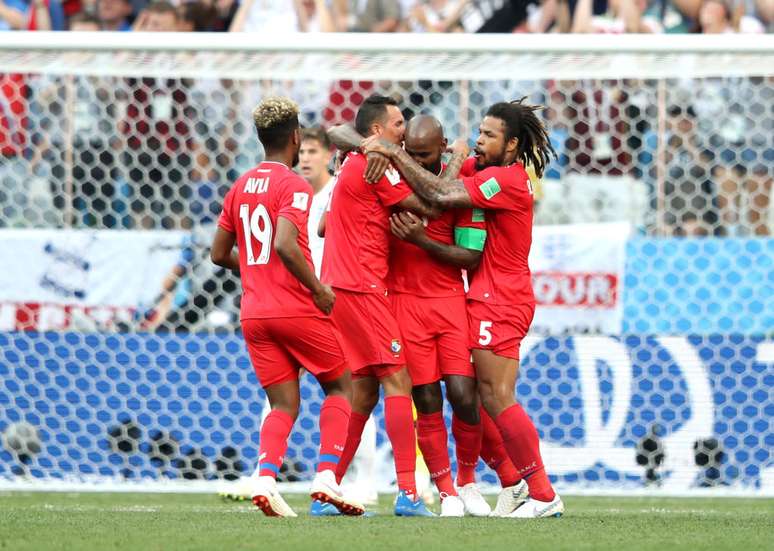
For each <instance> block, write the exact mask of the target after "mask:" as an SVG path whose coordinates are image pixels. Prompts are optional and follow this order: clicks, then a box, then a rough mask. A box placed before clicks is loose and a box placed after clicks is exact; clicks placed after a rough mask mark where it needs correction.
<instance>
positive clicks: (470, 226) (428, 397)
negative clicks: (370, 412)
mask: <svg viewBox="0 0 774 551" xmlns="http://www.w3.org/2000/svg"><path fill="white" fill-rule="evenodd" d="M446 144H447V142H446V138H445V137H444V134H443V127H442V126H441V123H440V122H439V121H438V120H437V119H436V118H434V117H432V116H428V115H418V116H416V117H414V118H413V119H411V120H410V121H409V123H408V125H407V126H406V135H405V146H404V148H405V150H406V153H408V154H409V155H410V156H411V157H412V158H413V159H414V160H415V161H417V162H418V163H419V164H420V165H422V167H423V168H425V169H426V170H429V171H430V172H432V173H433V174H441V173H442V169H444V168H445V167H444V165H443V164H442V162H441V156H442V154H443V153H444V151H445V150H446ZM456 176H457V174H450V173H449V172H448V171H444V172H443V177H444V179H447V180H448V179H454V178H455V177H456ZM484 216H485V215H484V211H483V210H481V209H450V210H447V211H445V212H444V213H443V214H442V215H441V216H440V217H439V218H438V219H437V220H430V221H427V220H425V221H424V223H423V221H422V220H420V219H418V218H417V217H415V216H413V215H411V214H410V213H408V212H403V213H400V215H393V217H392V220H391V222H392V230H393V234H395V235H396V236H398V237H400V238H401V239H403V240H404V241H406V242H405V243H404V242H401V241H398V242H396V243H393V245H392V250H391V256H390V276H389V280H390V290H391V292H392V293H393V305H394V307H395V309H396V310H395V312H396V316H397V318H398V322H399V324H400V328H401V332H402V333H403V338H404V339H405V340H406V355H407V358H408V368H409V373H410V375H411V379H412V383H413V385H414V389H413V391H412V394H413V397H414V404H415V406H416V408H417V411H418V417H417V437H418V440H419V446H420V449H421V450H422V455H423V456H424V458H425V462H426V463H427V465H428V467H429V469H430V472H431V476H433V479H434V481H435V483H436V486H437V487H438V492H439V494H440V495H441V496H442V502H441V515H442V516H457V514H459V509H460V507H459V502H458V501H457V500H456V499H448V498H445V499H444V495H446V496H449V497H452V498H453V496H455V495H457V490H456V489H455V487H454V484H453V483H452V480H451V474H450V466H449V453H448V446H447V433H446V425H445V423H444V419H443V414H442V406H443V395H442V393H441V385H440V382H439V381H440V379H441V377H443V380H444V382H445V384H446V396H447V398H448V400H449V403H450V404H451V406H452V410H453V416H452V434H453V436H454V440H455V443H456V451H457V454H456V455H457V480H456V483H457V487H458V488H459V496H460V498H461V499H462V502H463V503H464V511H465V512H467V513H468V514H471V515H473V516H487V515H489V514H494V515H495V516H499V515H502V514H505V513H510V512H512V511H513V510H514V509H515V508H516V506H517V505H518V504H520V503H521V501H519V496H520V495H522V494H524V493H525V492H526V485H525V484H519V481H520V478H521V477H520V476H519V475H518V472H517V471H516V468H515V467H514V466H513V464H512V463H511V460H510V458H509V457H508V454H507V452H506V451H505V447H504V446H503V442H502V437H501V436H500V433H499V432H498V430H497V427H496V426H495V424H494V422H493V421H492V420H491V418H490V417H489V415H488V414H487V413H486V411H483V410H482V411H481V415H479V406H478V403H479V401H478V399H477V388H476V382H475V373H474V370H473V368H472V365H471V363H470V348H469V347H468V342H467V340H468V319H467V311H466V305H465V293H464V289H463V281H462V273H461V268H462V269H466V270H468V271H470V270H474V269H475V268H476V266H478V263H479V261H480V259H481V251H482V250H483V245H484V242H485V240H486V229H485V222H484ZM479 455H480V456H481V457H482V458H483V459H484V460H485V461H486V463H487V464H488V465H489V466H490V467H491V468H492V469H493V470H495V472H496V473H497V475H498V477H499V479H500V483H501V484H502V487H503V489H502V491H501V492H500V495H499V496H498V499H497V506H496V507H495V510H494V513H491V512H490V507H489V504H488V503H487V502H486V500H485V499H484V498H483V496H482V495H481V492H480V491H479V489H478V486H477V485H476V483H475V480H476V479H475V470H476V465H477V464H478V457H479ZM521 500H522V501H523V498H522V499H521Z"/></svg>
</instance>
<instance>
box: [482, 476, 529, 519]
mask: <svg viewBox="0 0 774 551" xmlns="http://www.w3.org/2000/svg"><path fill="white" fill-rule="evenodd" d="M528 497H529V487H528V486H527V483H526V482H525V481H523V480H521V481H520V482H518V483H517V484H516V485H514V486H508V487H507V488H503V489H502V490H500V495H498V496H497V505H495V508H494V510H493V511H492V512H491V513H490V515H489V516H490V517H507V516H508V515H510V514H511V513H513V512H514V511H515V510H516V508H517V507H518V506H519V505H521V504H522V503H524V502H525V501H527V498H528Z"/></svg>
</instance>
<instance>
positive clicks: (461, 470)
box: [452, 415, 483, 488]
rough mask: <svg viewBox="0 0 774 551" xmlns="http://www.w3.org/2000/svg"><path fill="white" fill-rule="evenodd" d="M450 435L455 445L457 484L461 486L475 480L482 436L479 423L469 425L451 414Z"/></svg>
mask: <svg viewBox="0 0 774 551" xmlns="http://www.w3.org/2000/svg"><path fill="white" fill-rule="evenodd" d="M452 435H453V436H454V442H455V444H456V445H457V486H459V487H460V488H462V487H463V486H465V485H467V484H472V483H474V482H475V481H476V465H478V456H479V455H480V454H481V441H482V437H483V432H482V426H481V423H479V424H478V425H469V424H467V423H466V422H464V421H463V420H461V419H460V418H459V417H457V416H456V415H452Z"/></svg>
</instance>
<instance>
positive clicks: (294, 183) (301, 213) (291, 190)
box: [277, 176, 312, 231]
mask: <svg viewBox="0 0 774 551" xmlns="http://www.w3.org/2000/svg"><path fill="white" fill-rule="evenodd" d="M284 184H285V185H284V186H283V189H282V192H281V193H280V194H279V202H278V204H277V215H278V216H282V217H283V218H286V219H287V220H290V221H291V222H292V223H293V225H294V226H295V227H296V228H298V231H301V230H303V229H305V228H306V224H307V222H308V220H309V207H310V205H311V203H312V193H311V191H312V188H311V186H310V185H309V184H308V183H307V182H306V180H304V179H303V178H301V177H300V176H298V177H295V176H293V177H291V178H288V179H287V180H285V182H284Z"/></svg>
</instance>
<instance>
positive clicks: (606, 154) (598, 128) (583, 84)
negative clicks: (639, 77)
mask: <svg viewBox="0 0 774 551" xmlns="http://www.w3.org/2000/svg"><path fill="white" fill-rule="evenodd" d="M629 106H630V101H629V96H628V94H627V91H626V89H625V87H624V86H622V85H621V84H620V82H618V81H599V80H593V81H579V82H577V83H576V84H575V88H574V90H573V91H572V92H571V93H570V94H569V102H568V108H567V109H566V110H565V112H564V115H565V117H566V119H567V120H569V121H571V122H572V126H571V128H570V133H569V134H570V136H569V138H568V139H567V142H566V144H565V146H566V148H567V155H568V169H569V170H571V171H573V172H578V173H581V174H604V175H607V176H621V175H624V174H629V173H630V172H631V171H632V170H633V168H634V164H633V160H632V151H631V150H630V149H629V146H628V144H627V143H626V138H627V136H629V135H630V133H631V126H630V123H631V121H629V120H627V119H626V117H624V116H623V114H624V113H625V112H626V111H627V109H628V108H629Z"/></svg>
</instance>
